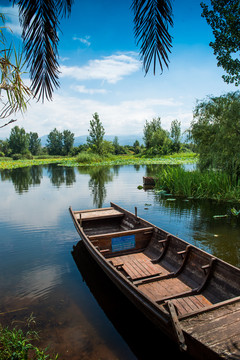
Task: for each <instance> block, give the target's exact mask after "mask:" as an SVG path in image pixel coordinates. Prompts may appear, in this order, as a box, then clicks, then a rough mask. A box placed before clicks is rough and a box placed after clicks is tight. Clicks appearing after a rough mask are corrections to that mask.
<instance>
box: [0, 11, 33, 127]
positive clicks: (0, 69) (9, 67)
mask: <svg viewBox="0 0 240 360" xmlns="http://www.w3.org/2000/svg"><path fill="white" fill-rule="evenodd" d="M0 22H1V26H0V44H1V49H0V76H1V79H0V96H1V100H0V101H1V103H2V105H3V106H2V108H1V109H0V118H2V119H3V118H7V117H9V116H10V115H12V114H13V113H15V112H17V111H22V112H23V111H26V109H27V101H28V100H29V98H30V96H31V92H30V89H29V88H28V87H27V86H26V85H25V84H24V83H23V80H22V74H23V73H22V68H23V66H24V62H23V60H22V55H23V52H22V51H19V52H17V51H16V49H15V47H14V45H13V44H12V43H11V44H9V43H7V38H6V37H5V36H4V31H5V30H6V26H5V17H4V15H3V14H0ZM2 92H4V94H5V95H6V96H5V98H4V100H2ZM13 121H15V120H12V119H11V120H9V121H8V122H7V123H6V124H4V125H1V126H0V127H3V126H6V125H8V124H9V123H11V122H13Z"/></svg>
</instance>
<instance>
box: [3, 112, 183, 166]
mask: <svg viewBox="0 0 240 360" xmlns="http://www.w3.org/2000/svg"><path fill="white" fill-rule="evenodd" d="M88 132H89V135H88V137H87V141H86V144H83V145H79V146H77V147H76V146H74V133H72V132H71V131H70V130H63V131H62V132H61V131H59V130H57V129H56V128H55V129H54V130H52V131H51V132H50V133H49V135H48V137H47V141H46V142H47V143H46V146H45V147H42V146H41V139H40V138H39V136H38V133H37V132H30V133H27V132H26V131H25V129H24V128H20V127H18V126H15V127H13V128H12V129H11V133H10V136H9V138H8V139H6V140H0V156H2V157H3V156H11V157H12V158H13V159H16V160H17V159H20V158H21V157H25V158H30V157H31V156H36V155H46V154H47V155H62V156H67V155H70V156H76V155H77V154H78V153H80V152H81V151H88V152H93V153H96V154H98V155H100V156H105V155H107V154H115V155H121V154H127V153H129V152H131V153H134V154H143V155H148V156H155V155H166V154H170V153H173V152H178V151H179V150H180V148H181V143H180V137H181V123H180V122H179V121H178V120H173V121H172V123H171V130H170V132H168V131H167V130H164V129H163V128H162V125H161V119H160V117H158V118H154V119H152V120H151V121H147V120H146V123H145V125H144V129H143V141H144V145H143V144H142V145H140V143H139V141H138V140H136V141H135V142H134V144H133V145H132V146H131V145H125V146H121V145H120V144H119V140H118V137H117V136H115V137H114V139H113V141H107V140H105V139H104V135H105V129H104V127H103V124H102V122H101V121H100V118H99V115H98V113H94V114H93V117H92V120H90V125H89V130H88Z"/></svg>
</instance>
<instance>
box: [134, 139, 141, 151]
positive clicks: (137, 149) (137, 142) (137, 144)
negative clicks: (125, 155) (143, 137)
mask: <svg viewBox="0 0 240 360" xmlns="http://www.w3.org/2000/svg"><path fill="white" fill-rule="evenodd" d="M133 148H134V152H135V154H139V153H140V152H141V148H140V143H139V141H138V140H135V141H134V144H133Z"/></svg>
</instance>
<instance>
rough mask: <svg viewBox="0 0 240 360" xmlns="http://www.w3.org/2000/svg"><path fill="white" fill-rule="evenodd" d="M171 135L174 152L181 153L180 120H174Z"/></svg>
mask: <svg viewBox="0 0 240 360" xmlns="http://www.w3.org/2000/svg"><path fill="white" fill-rule="evenodd" d="M170 134H171V138H172V151H173V152H179V151H180V147H181V143H180V137H181V122H180V121H178V120H173V121H172V123H171V129H170Z"/></svg>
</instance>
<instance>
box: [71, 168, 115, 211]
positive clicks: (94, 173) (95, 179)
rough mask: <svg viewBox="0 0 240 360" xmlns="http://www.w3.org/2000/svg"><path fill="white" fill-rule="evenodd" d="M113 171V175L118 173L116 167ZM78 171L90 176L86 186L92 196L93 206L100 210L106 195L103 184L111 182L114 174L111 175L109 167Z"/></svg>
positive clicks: (79, 169) (80, 169)
mask: <svg viewBox="0 0 240 360" xmlns="http://www.w3.org/2000/svg"><path fill="white" fill-rule="evenodd" d="M113 170H114V173H115V174H116V173H117V172H118V170H117V168H116V167H115V168H114V169H113ZM78 171H79V173H80V174H89V175H90V180H89V182H88V186H89V189H90V191H91V194H92V196H93V205H94V206H95V207H97V208H101V207H102V205H103V203H104V201H105V199H106V195H107V191H106V187H105V184H107V183H109V182H111V181H113V176H114V173H112V170H111V167H109V166H96V167H93V166H88V167H79V168H78Z"/></svg>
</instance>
